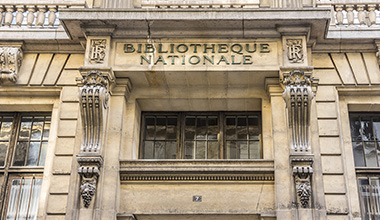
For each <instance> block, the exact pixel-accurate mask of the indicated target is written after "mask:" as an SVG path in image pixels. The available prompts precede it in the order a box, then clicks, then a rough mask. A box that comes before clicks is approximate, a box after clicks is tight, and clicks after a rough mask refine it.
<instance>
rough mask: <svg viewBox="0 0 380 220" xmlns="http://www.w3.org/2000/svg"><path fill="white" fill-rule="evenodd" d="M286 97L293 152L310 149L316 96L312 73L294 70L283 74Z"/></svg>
mask: <svg viewBox="0 0 380 220" xmlns="http://www.w3.org/2000/svg"><path fill="white" fill-rule="evenodd" d="M282 83H283V85H284V87H285V89H284V92H283V95H282V96H283V98H284V99H285V102H286V106H287V111H288V119H289V129H290V136H291V138H290V145H291V149H292V151H293V152H298V153H302V152H309V151H310V105H311V100H312V99H313V97H314V92H313V90H312V86H313V84H314V79H313V77H311V73H304V72H303V71H300V70H294V71H291V72H289V73H284V74H283V81H282Z"/></svg>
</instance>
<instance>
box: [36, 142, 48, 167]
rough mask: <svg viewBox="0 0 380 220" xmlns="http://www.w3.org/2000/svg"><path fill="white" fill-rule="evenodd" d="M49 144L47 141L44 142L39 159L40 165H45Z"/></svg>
mask: <svg viewBox="0 0 380 220" xmlns="http://www.w3.org/2000/svg"><path fill="white" fill-rule="evenodd" d="M47 146H48V143H47V142H42V146H41V153H40V159H39V162H38V166H45V159H46V150H47Z"/></svg>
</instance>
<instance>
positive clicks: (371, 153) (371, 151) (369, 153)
mask: <svg viewBox="0 0 380 220" xmlns="http://www.w3.org/2000/svg"><path fill="white" fill-rule="evenodd" d="M364 153H365V160H366V164H367V167H377V159H376V154H377V151H376V149H375V143H374V142H364Z"/></svg>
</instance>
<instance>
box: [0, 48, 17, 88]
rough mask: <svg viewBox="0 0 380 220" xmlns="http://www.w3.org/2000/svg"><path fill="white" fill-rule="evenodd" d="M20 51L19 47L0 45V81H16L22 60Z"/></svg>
mask: <svg viewBox="0 0 380 220" xmlns="http://www.w3.org/2000/svg"><path fill="white" fill-rule="evenodd" d="M22 57H23V54H22V51H21V49H20V48H19V47H0V82H4V81H5V80H8V81H10V82H12V83H15V82H16V81H17V76H18V72H19V69H20V67H21V62H22Z"/></svg>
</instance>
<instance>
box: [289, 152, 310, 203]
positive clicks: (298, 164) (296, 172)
mask: <svg viewBox="0 0 380 220" xmlns="http://www.w3.org/2000/svg"><path fill="white" fill-rule="evenodd" d="M312 164H313V159H312V158H297V159H293V160H292V165H293V176H294V183H295V189H296V195H297V202H298V204H300V205H301V207H302V208H310V204H311V202H310V201H311V195H312V186H311V180H312V175H313V167H312Z"/></svg>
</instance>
